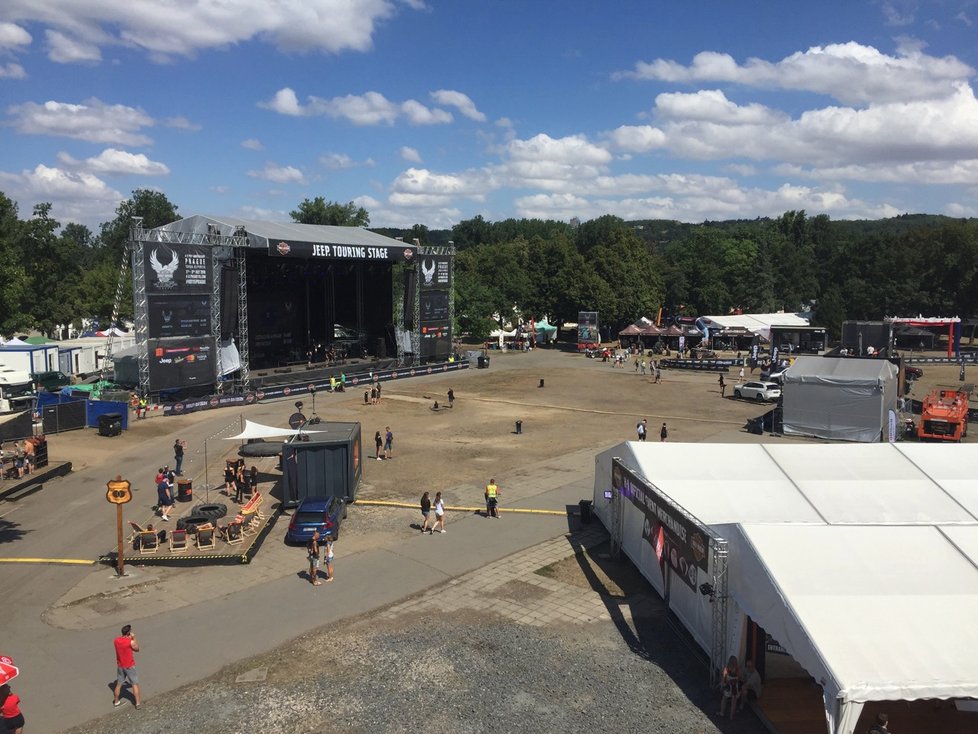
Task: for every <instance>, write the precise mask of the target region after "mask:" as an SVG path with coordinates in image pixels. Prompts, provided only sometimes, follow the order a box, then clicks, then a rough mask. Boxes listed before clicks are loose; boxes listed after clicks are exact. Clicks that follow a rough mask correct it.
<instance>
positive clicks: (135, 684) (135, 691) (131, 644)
mask: <svg viewBox="0 0 978 734" xmlns="http://www.w3.org/2000/svg"><path fill="white" fill-rule="evenodd" d="M114 644H115V664H116V669H115V695H114V696H113V698H112V705H113V706H121V705H122V701H121V700H120V699H119V694H121V693H122V685H123V683H127V682H128V683H129V685H130V686H131V687H132V696H133V700H134V701H135V702H136V708H137V709H138V708H139V707H140V706H141V705H142V702H141V699H140V698H139V677H138V676H137V675H136V657H135V655H134V654H133V653H137V652H139V643H138V642H136V635H134V634H133V633H132V625H129V624H127V625H126V626H125V627H123V628H122V635H120V636H119V637H116V638H115V643H114Z"/></svg>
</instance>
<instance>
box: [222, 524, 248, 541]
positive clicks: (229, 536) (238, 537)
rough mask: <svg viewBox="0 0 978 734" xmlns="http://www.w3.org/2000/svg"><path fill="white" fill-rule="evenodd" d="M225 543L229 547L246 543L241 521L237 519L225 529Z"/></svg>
mask: <svg viewBox="0 0 978 734" xmlns="http://www.w3.org/2000/svg"><path fill="white" fill-rule="evenodd" d="M224 542H225V543H227V544H228V545H237V544H238V543H243V542H244V529H243V528H242V526H241V520H239V519H238V518H235V519H234V520H233V521H232V522H229V523H228V524H227V525H226V526H225V527H224Z"/></svg>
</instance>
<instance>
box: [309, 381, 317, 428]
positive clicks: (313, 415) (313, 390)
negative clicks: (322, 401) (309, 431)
mask: <svg viewBox="0 0 978 734" xmlns="http://www.w3.org/2000/svg"><path fill="white" fill-rule="evenodd" d="M309 394H310V395H312V419H313V420H316V386H315V385H310V386H309Z"/></svg>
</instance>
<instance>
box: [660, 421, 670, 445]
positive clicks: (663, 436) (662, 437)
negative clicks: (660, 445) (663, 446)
mask: <svg viewBox="0 0 978 734" xmlns="http://www.w3.org/2000/svg"><path fill="white" fill-rule="evenodd" d="M667 438H669V429H668V428H666V424H665V423H663V424H662V428H660V429H659V440H660V441H665V440H666V439H667Z"/></svg>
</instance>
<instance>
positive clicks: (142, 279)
mask: <svg viewBox="0 0 978 734" xmlns="http://www.w3.org/2000/svg"><path fill="white" fill-rule="evenodd" d="M150 242H160V243H174V244H180V245H200V246H203V247H210V248H212V250H211V271H212V284H213V287H212V289H211V333H212V334H213V335H214V336H215V338H217V339H218V341H219V336H220V333H221V307H222V304H221V283H222V280H223V277H224V271H223V265H224V264H225V263H228V264H230V265H231V266H232V268H233V269H234V270H236V271H237V274H238V304H237V307H238V345H237V346H238V354H239V355H240V358H241V384H242V386H246V385H247V383H248V381H249V380H250V378H251V371H250V366H249V362H248V289H247V287H248V277H247V269H246V257H245V255H246V253H247V248H248V233H247V232H246V231H245V230H244V229H243V228H239V229H238V230H236V231H235V232H234V234H231V235H224V234H220V232H219V231H218V230H217V228H216V227H215V228H212V229H209V231H207V232H171V231H168V230H164V229H146V228H145V227H143V218H142V217H133V218H132V222H131V224H130V227H129V251H130V253H131V256H132V257H131V263H132V283H133V321H134V322H135V336H136V347H137V355H138V356H137V359H138V363H139V389H140V392H142V393H149V388H150V385H149V352H148V351H147V350H148V348H149V304H148V300H147V297H146V254H145V244H146V243H150Z"/></svg>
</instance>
